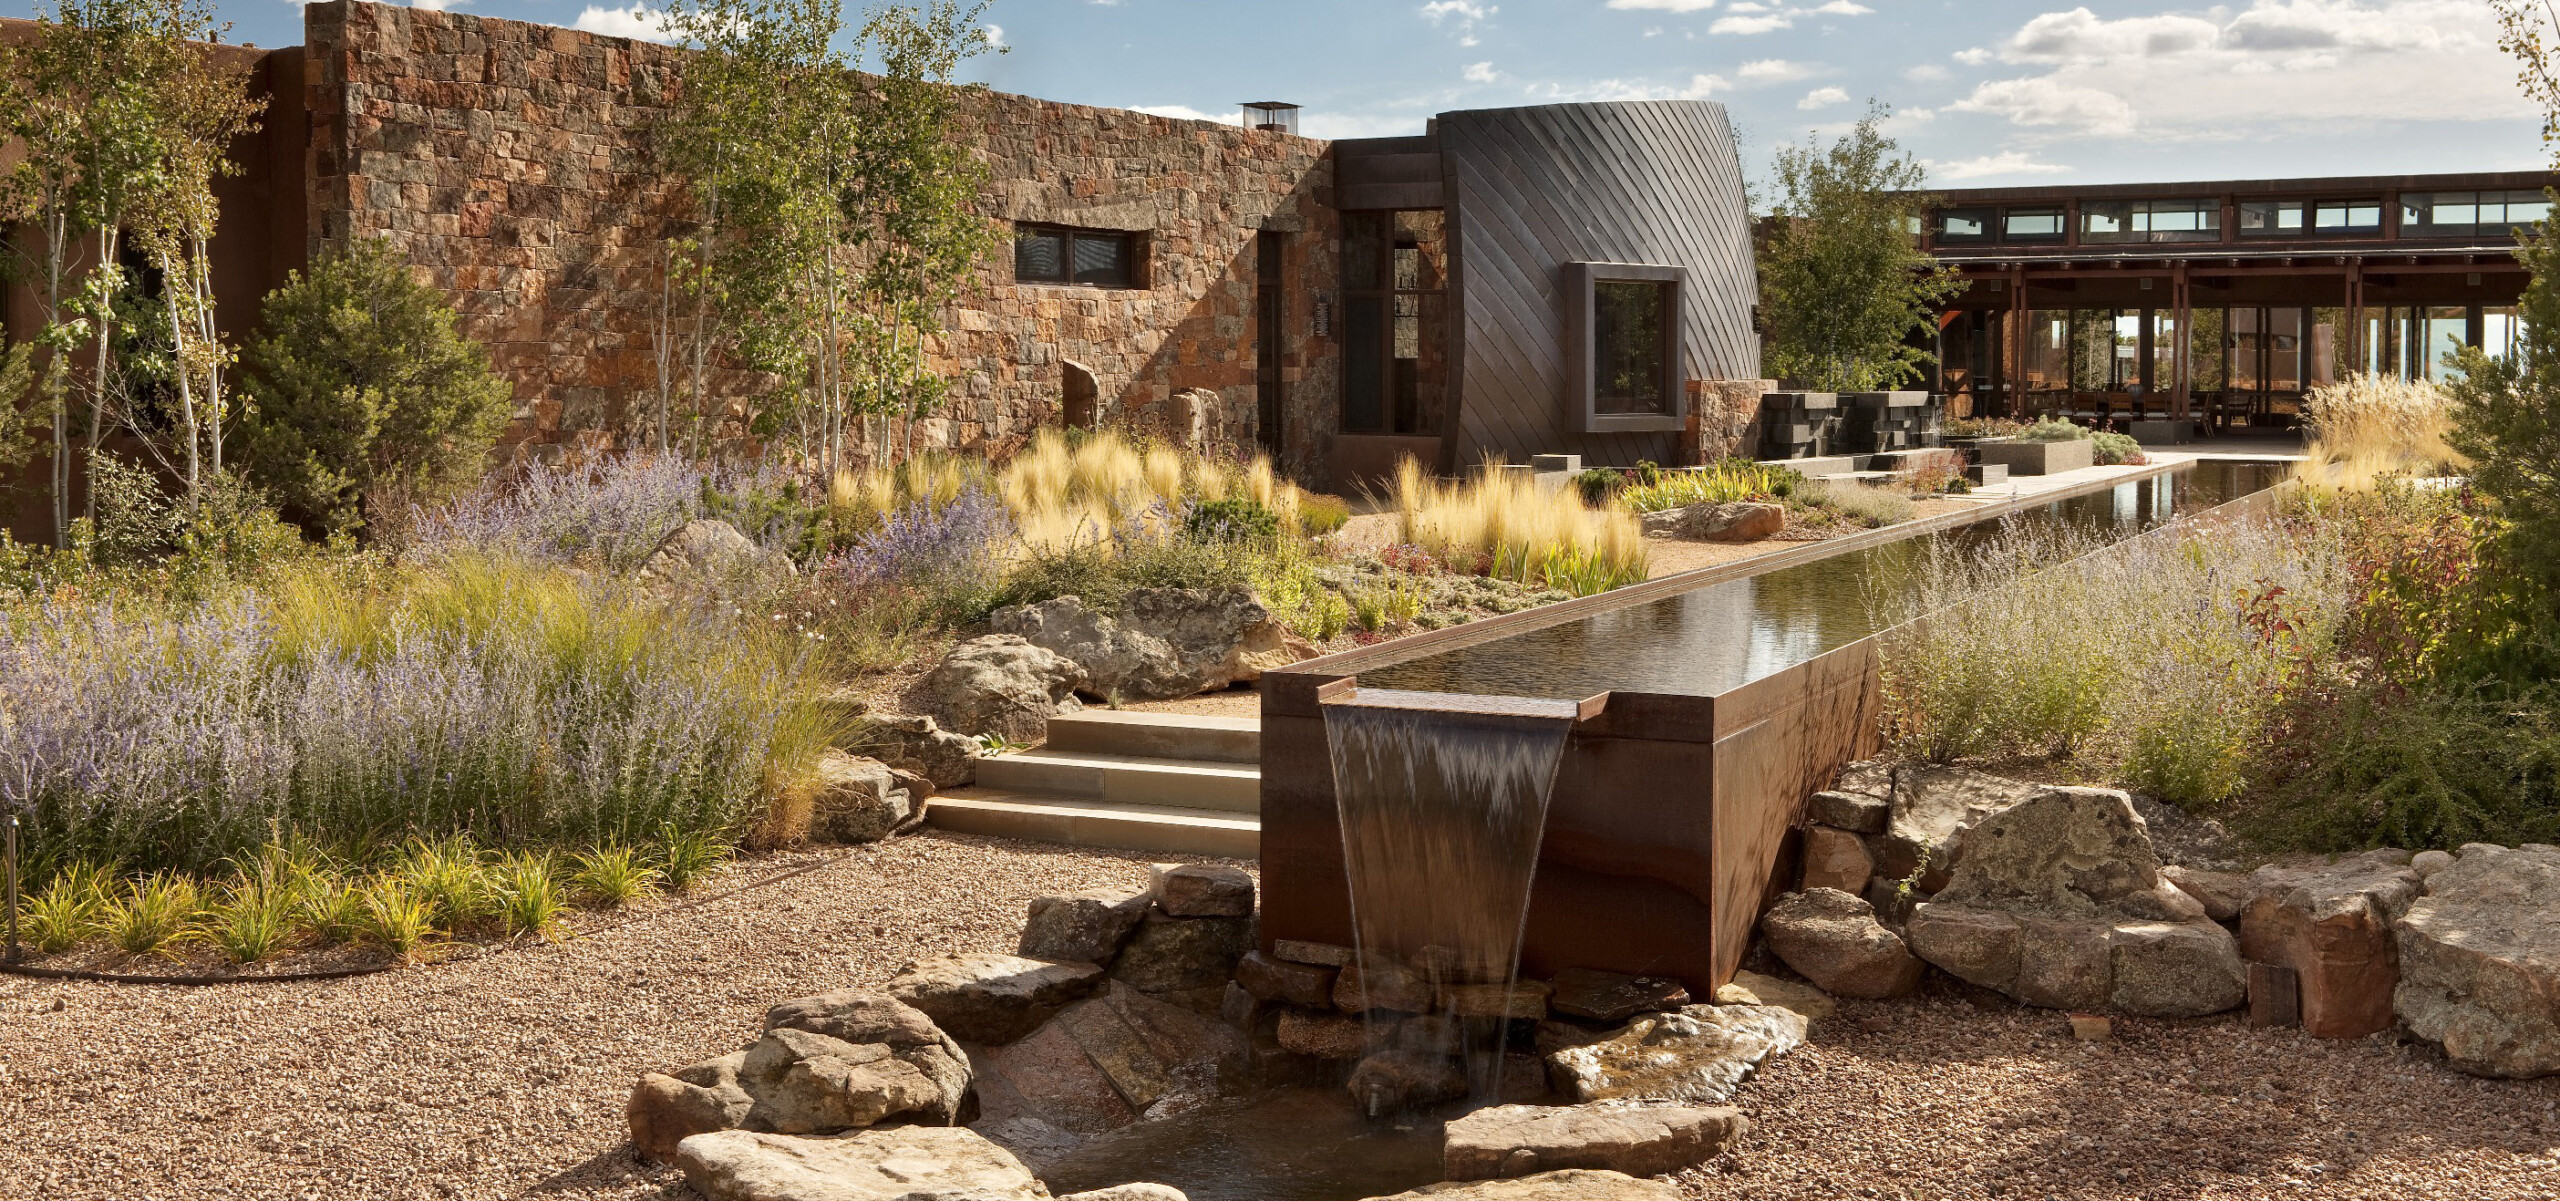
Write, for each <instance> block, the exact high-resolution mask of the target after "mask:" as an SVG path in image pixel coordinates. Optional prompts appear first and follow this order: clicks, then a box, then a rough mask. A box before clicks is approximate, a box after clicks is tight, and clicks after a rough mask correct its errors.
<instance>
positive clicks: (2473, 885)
mask: <svg viewBox="0 0 2560 1201" xmlns="http://www.w3.org/2000/svg"><path fill="white" fill-rule="evenodd" d="M2426 887H2427V895H2425V896H2423V897H2420V898H2418V899H2417V900H2416V901H2415V902H2413V903H2411V904H2410V906H2409V909H2408V911H2407V912H2406V913H2403V914H2402V915H2401V916H2400V918H2399V920H2397V921H2395V922H2394V923H2392V932H2393V934H2394V935H2395V937H2396V939H2397V941H2398V948H2399V955H2400V984H2399V988H2398V989H2397V991H2396V992H2394V994H2393V998H2392V1000H2393V1008H2394V1009H2395V1010H2396V1011H2397V1012H2398V1013H2399V1015H2400V1020H2401V1021H2403V1022H2406V1023H2407V1024H2408V1026H2409V1029H2410V1030H2411V1031H2412V1032H2413V1033H2415V1034H2417V1035H2418V1036H2419V1037H2421V1038H2424V1039H2428V1040H2430V1041H2432V1042H2435V1043H2437V1044H2438V1045H2440V1046H2442V1047H2443V1048H2444V1053H2445V1057H2446V1058H2448V1059H2450V1060H2451V1061H2452V1062H2453V1065H2454V1066H2455V1067H2458V1068H2461V1069H2462V1070H2464V1071H2467V1072H2474V1073H2478V1074H2480V1075H2484V1076H2506V1077H2519V1078H2520V1077H2529V1076H2548V1075H2553V1074H2560V849H2554V848H2550V847H2535V848H2519V849H2515V850H2508V849H2505V848H2502V847H2494V846H2488V845H2485V844H2478V843H2475V844H2472V845H2470V846H2466V847H2464V848H2462V854H2461V856H2460V858H2459V859H2458V860H2457V861H2456V862H2455V863H2454V864H2453V865H2452V866H2450V867H2441V868H2439V869H2438V870H2437V871H2435V872H2434V873H2433V874H2432V875H2429V876H2428V877H2427V882H2426Z"/></svg>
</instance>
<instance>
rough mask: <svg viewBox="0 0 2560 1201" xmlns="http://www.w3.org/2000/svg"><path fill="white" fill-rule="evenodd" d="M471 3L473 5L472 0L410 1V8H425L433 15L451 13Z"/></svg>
mask: <svg viewBox="0 0 2560 1201" xmlns="http://www.w3.org/2000/svg"><path fill="white" fill-rule="evenodd" d="M469 3H471V0H409V7H411V8H423V9H425V10H427V11H428V12H431V13H440V12H449V11H451V10H453V9H457V8H460V7H462V6H463V5H465V4H469Z"/></svg>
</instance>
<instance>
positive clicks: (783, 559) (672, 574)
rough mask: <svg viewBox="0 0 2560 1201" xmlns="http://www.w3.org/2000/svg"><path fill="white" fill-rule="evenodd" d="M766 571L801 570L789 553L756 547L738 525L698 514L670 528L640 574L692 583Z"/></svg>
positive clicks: (658, 580)
mask: <svg viewBox="0 0 2560 1201" xmlns="http://www.w3.org/2000/svg"><path fill="white" fill-rule="evenodd" d="M765 571H771V572H775V573H778V574H784V575H793V574H797V573H798V572H797V569H796V568H794V567H792V565H791V560H790V559H789V558H788V557H787V556H784V555H780V554H776V553H772V552H768V551H766V550H765V549H764V548H763V547H760V546H757V545H756V544H755V543H754V542H753V541H752V540H750V539H749V538H748V537H747V536H746V535H745V534H741V533H739V532H738V527H736V526H734V525H731V524H729V523H728V522H725V521H722V520H720V519H719V518H716V517H697V518H694V519H693V520H691V521H688V522H686V523H684V524H683V525H680V526H677V527H676V528H674V529H672V530H669V531H667V536H666V537H664V538H661V539H659V540H658V546H657V549H655V550H653V551H650V552H649V557H648V559H647V560H645V561H643V562H642V563H641V564H640V572H639V574H640V578H641V579H644V580H648V581H650V582H653V583H669V584H693V583H718V582H720V581H723V580H727V579H730V578H733V577H736V576H740V575H746V574H751V573H756V572H765Z"/></svg>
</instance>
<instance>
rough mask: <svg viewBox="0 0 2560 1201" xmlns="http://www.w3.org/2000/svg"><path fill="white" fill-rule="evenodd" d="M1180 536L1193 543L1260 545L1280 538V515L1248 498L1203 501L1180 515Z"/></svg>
mask: <svg viewBox="0 0 2560 1201" xmlns="http://www.w3.org/2000/svg"><path fill="white" fill-rule="evenodd" d="M1182 536H1183V537H1185V538H1189V539H1192V540H1193V541H1196V542H1244V543H1252V544H1255V545H1259V544H1262V543H1266V542H1269V541H1271V540H1272V539H1275V538H1278V537H1279V536H1280V515H1279V514H1277V513H1274V512H1272V511H1271V510H1269V509H1267V508H1264V507H1263V505H1262V502H1260V501H1257V500H1255V499H1253V498H1252V497H1250V496H1230V497H1227V498H1225V499H1223V500H1204V501H1200V502H1198V503H1196V504H1194V505H1192V506H1191V508H1190V511H1188V512H1186V513H1184V514H1183V515H1182Z"/></svg>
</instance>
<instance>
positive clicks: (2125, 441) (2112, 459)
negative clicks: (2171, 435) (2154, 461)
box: [2075, 427, 2150, 467]
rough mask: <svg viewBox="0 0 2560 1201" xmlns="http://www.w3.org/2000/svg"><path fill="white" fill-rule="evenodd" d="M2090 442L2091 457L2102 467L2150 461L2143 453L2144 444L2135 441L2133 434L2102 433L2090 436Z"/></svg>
mask: <svg viewBox="0 0 2560 1201" xmlns="http://www.w3.org/2000/svg"><path fill="white" fill-rule="evenodd" d="M2075 428H2076V427H2075ZM2089 441H2090V442H2091V443H2092V444H2093V445H2092V446H2091V447H2090V451H2089V455H2090V457H2091V458H2092V459H2094V460H2095V461H2096V462H2097V463H2098V465H2099V466H2102V467H2112V466H2115V465H2116V464H2118V463H2145V462H2149V461H2150V460H2149V459H2148V458H2146V457H2145V456H2144V455H2143V453H2142V444H2141V443H2139V442H2136V441H2134V440H2133V435H2131V434H2119V433H2115V432H2113V431H2111V430H2109V431H2101V432H2099V433H2095V434H2091V435H2089Z"/></svg>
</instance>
